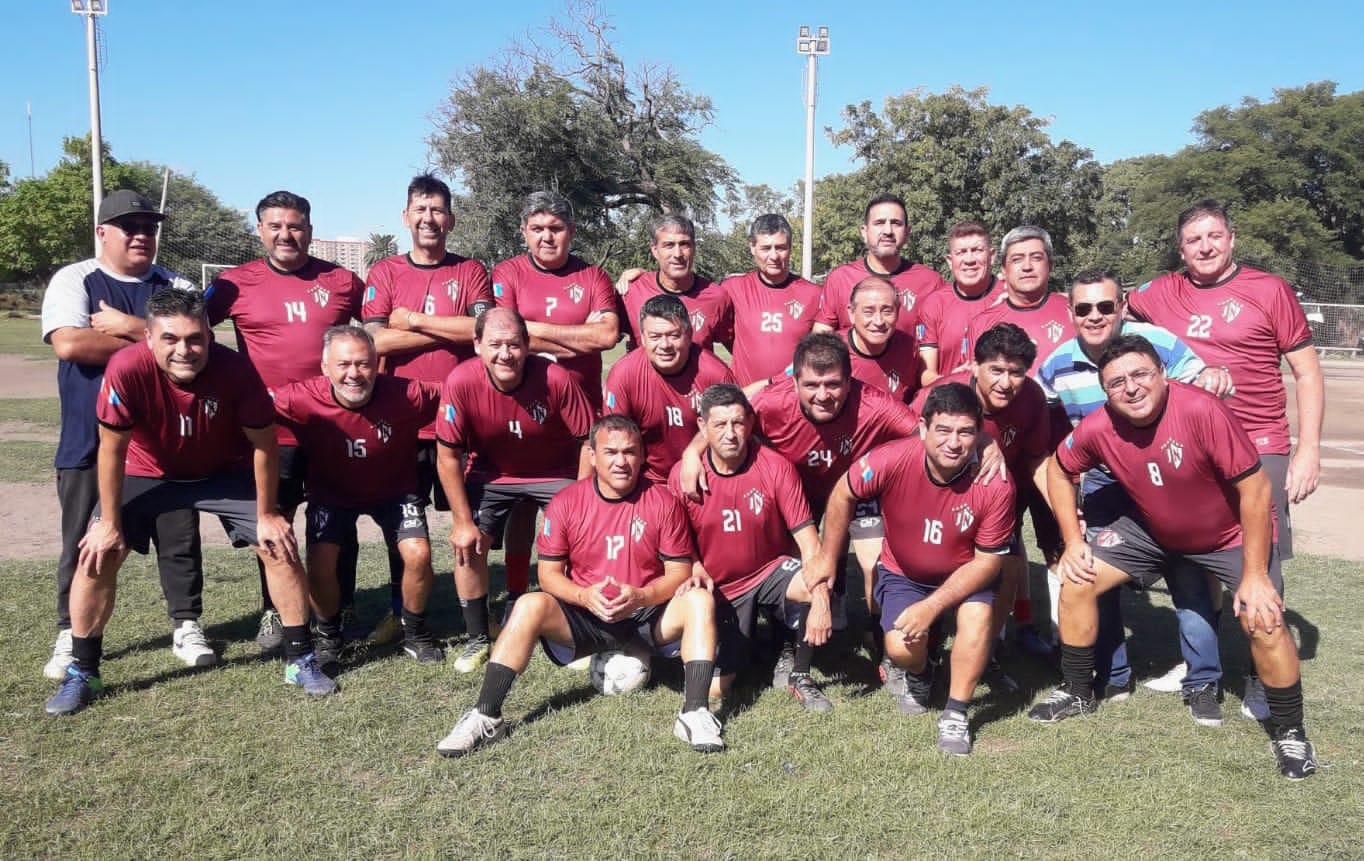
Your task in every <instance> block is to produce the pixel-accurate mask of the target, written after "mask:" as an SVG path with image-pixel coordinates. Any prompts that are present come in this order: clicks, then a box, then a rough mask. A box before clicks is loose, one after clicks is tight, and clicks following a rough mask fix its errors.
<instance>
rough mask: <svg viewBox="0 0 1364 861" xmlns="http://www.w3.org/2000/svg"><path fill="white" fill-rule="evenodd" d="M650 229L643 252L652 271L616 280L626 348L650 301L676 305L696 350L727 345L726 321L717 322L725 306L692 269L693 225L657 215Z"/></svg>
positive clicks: (676, 217) (634, 343) (712, 284)
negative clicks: (664, 299)
mask: <svg viewBox="0 0 1364 861" xmlns="http://www.w3.org/2000/svg"><path fill="white" fill-rule="evenodd" d="M653 228H654V230H653V239H652V241H650V243H649V253H650V254H651V255H653V258H654V260H656V261H657V262H658V271H657V272H645V271H644V270H642V269H627V270H626V271H624V272H622V273H621V276H620V278H618V279H616V292H617V293H619V294H620V296H621V303H622V304H623V305H624V306H625V325H626V327H627V328H628V330H629V334H630V340H631V342H632V343H631V349H634V347H637V346H639V343H640V332H639V328H638V322H637V321H638V320H639V312H640V309H641V308H643V307H644V303H645V302H648V301H649V300H650V299H652V298H653V297H655V296H676V297H677V298H678V299H681V300H682V304H683V305H685V306H686V307H687V314H688V316H689V317H690V318H691V328H692V343H694V344H697V345H699V346H700V347H701V348H702V349H704V350H709V349H712V347H713V345H714V343H715V341H717V340H721V341H726V340H729V337H730V336H729V334H728V330H727V327H728V325H729V321H728V320H726V319H722V318H721V314H722V312H723V310H724V308H725V304H724V300H723V298H722V295H721V292H720V285H719V284H716V283H715V282H714V281H711V280H710V279H708V278H706V277H704V276H701V275H697V274H696V272H695V271H693V269H692V267H693V265H694V264H695V262H696V226H695V225H694V224H692V221H691V219H690V218H687V217H686V216H683V215H663V216H660V217H659V218H658V219H657V220H656V221H654V225H653Z"/></svg>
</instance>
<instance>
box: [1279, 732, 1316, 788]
mask: <svg viewBox="0 0 1364 861" xmlns="http://www.w3.org/2000/svg"><path fill="white" fill-rule="evenodd" d="M1269 750H1270V753H1273V754H1274V762H1275V764H1276V765H1278V766H1279V774H1282V775H1283V776H1284V777H1286V778H1288V779H1289V780H1303V779H1305V778H1307V777H1309V776H1311V775H1313V774H1316V773H1317V749H1316V748H1315V747H1313V746H1312V742H1310V741H1308V740H1307V731H1306V730H1304V729H1303V728H1302V727H1301V726H1286V727H1281V728H1280V729H1278V730H1277V731H1275V733H1274V738H1273V740H1272V741H1270V742H1269Z"/></svg>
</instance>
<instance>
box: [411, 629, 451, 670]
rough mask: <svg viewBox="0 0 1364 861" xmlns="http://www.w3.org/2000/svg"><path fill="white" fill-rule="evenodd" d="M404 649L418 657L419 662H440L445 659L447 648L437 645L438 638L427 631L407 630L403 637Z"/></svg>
mask: <svg viewBox="0 0 1364 861" xmlns="http://www.w3.org/2000/svg"><path fill="white" fill-rule="evenodd" d="M403 651H404V652H407V653H408V654H409V655H411V656H412V657H414V658H416V659H417V663H419V664H439V663H440V662H441V661H444V660H445V650H444V649H442V648H441V647H440V646H437V645H436V640H435V638H434V637H432V636H431V634H430V633H429V632H427V631H422V632H420V633H416V632H411V631H409V632H407V633H406V635H405V636H404V637H403Z"/></svg>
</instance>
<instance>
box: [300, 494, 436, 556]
mask: <svg viewBox="0 0 1364 861" xmlns="http://www.w3.org/2000/svg"><path fill="white" fill-rule="evenodd" d="M362 514H365V515H368V516H369V517H370V519H371V520H373V521H374V522H375V523H376V524H378V526H379V529H380V531H382V532H383V534H384V541H385V542H386V543H387V544H388V545H389V546H390V547H397V546H398V543H399V542H401V541H406V540H407V539H409V538H420V539H422V540H423V541H427V540H429V536H428V534H427V531H426V499H425V498H424V497H422V496H418V495H417V494H415V493H405V494H403V495H402V496H399V497H395V498H394V499H389V500H385V501H384V502H376V503H374V504H373V505H363V506H359V507H356V508H349V507H341V506H330V505H321V504H319V503H316V502H310V503H308V543H309V544H312V543H314V542H317V543H324V544H342V545H344V544H345V543H346V542H347V541H349V540H350V539H351V538H352V536H354V535H355V521H357V520H359V519H360V515H362Z"/></svg>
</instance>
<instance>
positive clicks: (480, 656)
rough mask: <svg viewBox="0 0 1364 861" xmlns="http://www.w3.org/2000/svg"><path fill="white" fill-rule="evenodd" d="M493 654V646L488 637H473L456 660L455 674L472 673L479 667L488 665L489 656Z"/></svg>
mask: <svg viewBox="0 0 1364 861" xmlns="http://www.w3.org/2000/svg"><path fill="white" fill-rule="evenodd" d="M491 652H492V644H491V643H489V642H488V638H487V637H473V638H471V639H470V640H469V642H468V643H467V644H465V646H464V651H462V652H460V653H459V657H458V658H455V672H457V673H472V672H473V671H474V670H477V669H478V668H479V667H481V666H483V665H484V664H486V663H488V655H489V654H490V653H491Z"/></svg>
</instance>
